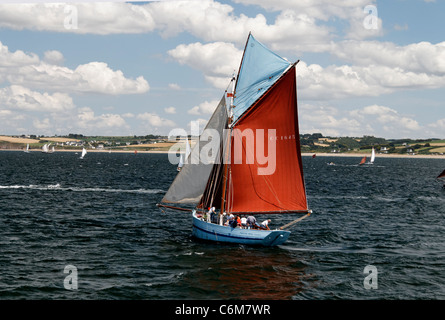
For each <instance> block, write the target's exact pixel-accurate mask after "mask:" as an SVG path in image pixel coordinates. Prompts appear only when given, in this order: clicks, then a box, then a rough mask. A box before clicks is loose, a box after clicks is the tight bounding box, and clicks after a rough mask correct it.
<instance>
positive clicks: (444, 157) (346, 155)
mask: <svg viewBox="0 0 445 320" xmlns="http://www.w3.org/2000/svg"><path fill="white" fill-rule="evenodd" d="M0 151H22V152H23V149H0ZM29 152H39V153H41V152H42V151H41V150H39V149H32V150H29ZM55 152H78V153H81V152H82V150H80V149H79V150H72V149H71V150H63V149H62V150H60V149H59V150H57V149H56V150H55ZM87 152H88V153H90V152H91V153H93V152H94V153H96V152H97V153H110V150H106V149H104V150H97V149H95V150H93V149H87ZM111 153H158V154H168V153H170V151H168V150H150V151H145V150H111ZM314 154H315V156H316V157H354V158H363V157H365V156H366V157H367V158H370V156H371V155H370V154H365V153H302V154H301V155H302V156H303V157H313V155H314ZM376 158H405V159H443V160H445V155H433V154H432V155H427V154H415V155H409V154H393V153H391V154H377V155H376Z"/></svg>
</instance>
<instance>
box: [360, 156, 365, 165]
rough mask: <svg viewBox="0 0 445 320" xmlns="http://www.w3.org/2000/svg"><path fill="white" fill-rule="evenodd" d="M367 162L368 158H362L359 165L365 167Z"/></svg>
mask: <svg viewBox="0 0 445 320" xmlns="http://www.w3.org/2000/svg"><path fill="white" fill-rule="evenodd" d="M365 162H366V156H365V157H363V158H362V160H361V161H360V163H359V165H363V164H365Z"/></svg>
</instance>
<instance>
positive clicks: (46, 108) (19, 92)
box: [0, 85, 75, 112]
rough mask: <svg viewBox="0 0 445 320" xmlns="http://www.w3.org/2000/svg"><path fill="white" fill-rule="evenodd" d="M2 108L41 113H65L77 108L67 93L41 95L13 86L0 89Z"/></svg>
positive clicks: (0, 106) (0, 105)
mask: <svg viewBox="0 0 445 320" xmlns="http://www.w3.org/2000/svg"><path fill="white" fill-rule="evenodd" d="M0 108H1V109H9V110H24V111H39V112H63V111H67V110H70V109H74V108H75V106H74V103H73V100H72V99H71V97H70V96H68V95H67V94H65V93H60V92H56V93H53V94H49V93H47V92H44V93H40V92H36V91H32V90H30V89H28V88H25V87H22V86H17V85H12V86H10V87H5V88H1V89H0Z"/></svg>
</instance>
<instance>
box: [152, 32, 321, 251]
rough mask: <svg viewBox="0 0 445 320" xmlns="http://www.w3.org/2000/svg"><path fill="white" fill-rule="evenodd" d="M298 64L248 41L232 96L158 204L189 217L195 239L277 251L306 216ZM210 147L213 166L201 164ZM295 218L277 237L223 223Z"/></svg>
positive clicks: (217, 111)
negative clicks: (215, 134) (245, 218)
mask: <svg viewBox="0 0 445 320" xmlns="http://www.w3.org/2000/svg"><path fill="white" fill-rule="evenodd" d="M297 63H298V61H297V62H296V63H290V62H289V61H287V60H285V59H283V58H281V57H280V56H278V55H276V54H275V53H273V52H272V51H270V50H269V49H268V48H266V47H265V46H264V45H263V44H261V43H260V42H258V41H257V40H256V39H255V38H254V37H253V36H252V35H251V34H250V33H249V36H248V39H247V42H246V46H245V49H244V54H243V58H242V61H241V65H240V68H239V71H238V75H237V77H233V78H232V81H231V83H230V85H229V87H230V88H231V92H229V91H230V90H229V91H228V90H226V92H225V94H224V95H223V97H222V98H221V100H220V102H219V104H218V106H217V107H216V109H215V111H214V113H213V115H212V116H211V118H210V120H209V121H208V123H207V125H206V127H205V128H204V131H203V134H202V135H201V136H200V138H199V140H198V141H197V144H196V145H195V147H194V148H193V150H192V152H191V154H190V159H189V160H190V161H187V163H185V164H184V166H183V168H182V170H181V171H180V172H179V173H178V175H177V176H176V177H175V179H174V181H173V183H172V184H171V186H170V188H169V190H168V191H167V193H166V194H165V196H164V198H163V199H162V202H161V204H158V207H160V208H170V209H177V210H182V211H189V212H192V221H193V231H192V234H193V236H194V237H196V238H199V239H204V240H210V241H217V242H230V243H241V244H249V245H264V246H275V245H280V244H282V243H284V242H285V241H286V240H287V239H288V237H289V235H290V233H291V232H290V231H289V230H288V229H289V228H290V227H291V226H292V225H294V224H295V223H297V222H299V221H301V220H302V219H304V218H306V217H308V216H309V215H310V214H311V212H312V211H311V210H308V206H307V198H306V187H305V183H304V177H303V166H302V160H301V151H300V137H299V129H298V112H297V95H296V94H297V92H296V70H295V66H296V64H297ZM229 87H228V88H229ZM226 100H227V102H228V104H229V110H228V108H227V102H226ZM209 131H212V132H215V131H216V132H218V133H219V140H216V139H214V138H212V140H211V142H209V139H208V136H206V135H205V133H206V132H209ZM203 136H204V137H203ZM243 137H244V138H243ZM206 143H207V144H206ZM210 143H211V144H212V145H213V146H215V145H216V146H217V148H216V149H217V150H216V152H214V156H213V159H212V160H213V161H199V156H200V155H201V154H202V153H206V151H208V149H209V147H208V146H209V144H210ZM266 145H267V148H268V149H267V150H268V151H266V152H264V153H263V157H261V156H259V154H261V152H260V153H259V151H258V150H260V151H261V150H262V149H264V148H266ZM255 152H256V154H255ZM266 153H267V154H268V158H267V161H265V157H264V154H266ZM212 155H213V152H212ZM243 159H244V160H243ZM273 160H275V162H274V161H273ZM271 163H273V165H271ZM270 167H272V169H273V170H272V169H271V168H270ZM169 204H193V205H195V207H194V208H193V209H188V208H183V207H174V206H172V205H169ZM208 209H210V210H209V211H212V213H213V215H214V216H216V219H215V220H212V219H211V217H210V214H209V213H210V212H209V211H208ZM218 210H219V213H217V212H218ZM293 213H300V214H305V215H303V216H301V217H300V218H299V219H296V220H294V221H292V222H290V223H287V224H286V225H284V226H282V227H281V228H279V229H275V230H261V229H256V228H255V227H254V226H252V227H251V228H241V227H239V226H235V225H233V224H231V225H226V223H227V222H226V223H224V220H225V219H226V218H227V217H229V216H231V215H233V216H250V215H257V214H283V215H284V214H293Z"/></svg>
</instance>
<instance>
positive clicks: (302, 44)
mask: <svg viewBox="0 0 445 320" xmlns="http://www.w3.org/2000/svg"><path fill="white" fill-rule="evenodd" d="M6 2H8V1H6ZM9 2H12V0H11V1H9ZM331 2H332V1H328V0H313V1H292V0H276V1H270V0H267V1H266V0H234V1H226V0H224V1H223V0H219V1H217V0H198V1H180V0H178V1H158V2H145V3H140V2H139V3H136V2H133V3H124V2H110V3H95V2H83V3H78V4H54V3H52V4H45V3H27V4H20V3H3V2H1V1H0V3H3V4H0V123H1V126H0V134H8V135H14V134H37V135H42V134H43V135H55V134H57V135H65V134H68V133H82V134H85V135H146V134H151V133H154V134H163V135H166V134H168V133H169V132H170V130H172V129H174V128H184V129H186V130H187V131H189V128H190V121H196V120H198V121H200V122H201V123H202V124H203V125H204V124H205V122H206V121H207V120H208V119H209V118H210V115H211V113H212V111H213V110H214V108H215V107H216V105H217V103H218V101H219V100H220V98H221V96H222V94H223V92H224V89H225V87H226V86H227V85H228V83H229V80H230V77H231V75H232V73H233V71H234V70H236V69H237V68H238V67H239V62H240V59H241V54H242V50H243V46H244V44H245V40H246V38H247V35H248V32H249V31H251V32H252V33H253V35H254V36H255V37H256V38H257V39H258V40H259V41H261V42H263V43H264V44H265V45H266V46H268V47H269V48H271V49H272V50H274V51H275V52H277V53H278V54H279V55H281V56H284V57H286V58H288V59H289V60H293V61H295V60H297V59H300V60H301V62H300V63H299V64H298V67H297V73H298V75H297V85H298V103H299V115H300V118H299V122H300V131H301V133H314V132H321V133H322V134H324V135H331V136H363V135H374V136H378V137H384V138H445V111H444V110H445V109H444V107H445V102H444V101H445V90H444V88H445V39H443V37H444V36H443V31H444V30H445V22H444V19H442V17H441V15H443V13H444V12H445V3H444V2H443V1H439V0H436V1H431V0H430V1H425V0H409V1H408V0H391V1H370V0H355V1H342V2H340V3H331ZM367 5H373V6H375V8H376V9H377V12H376V19H377V20H375V21H376V24H374V25H373V26H375V27H376V29H366V28H365V26H364V24H363V21H364V20H365V19H367V18H370V17H368V13H365V12H364V8H365V7H366V6H367ZM73 21H76V22H77V25H75V24H74V22H73Z"/></svg>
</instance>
